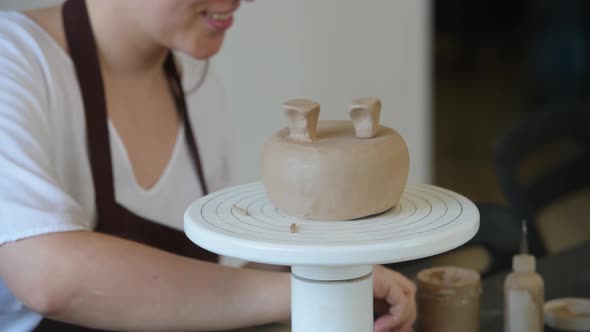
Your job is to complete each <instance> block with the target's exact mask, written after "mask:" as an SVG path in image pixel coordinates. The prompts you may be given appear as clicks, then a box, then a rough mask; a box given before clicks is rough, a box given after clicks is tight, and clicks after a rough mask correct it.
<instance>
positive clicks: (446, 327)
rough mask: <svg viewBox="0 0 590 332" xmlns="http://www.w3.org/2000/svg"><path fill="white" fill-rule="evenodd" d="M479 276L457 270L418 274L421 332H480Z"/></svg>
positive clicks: (449, 268)
mask: <svg viewBox="0 0 590 332" xmlns="http://www.w3.org/2000/svg"><path fill="white" fill-rule="evenodd" d="M480 297H481V280H480V276H479V273H478V272H476V271H474V270H470V269H464V268H458V267H435V268H430V269H426V270H422V271H420V272H419V273H418V294H417V302H418V324H417V326H418V331H419V332H459V331H466V332H478V331H479V306H480V304H479V303H480Z"/></svg>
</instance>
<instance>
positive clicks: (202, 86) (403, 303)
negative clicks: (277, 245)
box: [0, 0, 416, 332]
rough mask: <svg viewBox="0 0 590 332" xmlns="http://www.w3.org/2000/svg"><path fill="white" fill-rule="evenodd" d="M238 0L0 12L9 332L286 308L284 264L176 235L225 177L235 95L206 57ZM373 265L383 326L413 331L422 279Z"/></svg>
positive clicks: (4, 289)
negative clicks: (226, 255) (218, 260)
mask: <svg viewBox="0 0 590 332" xmlns="http://www.w3.org/2000/svg"><path fill="white" fill-rule="evenodd" d="M239 5H240V3H239V0H125V1H119V0H87V1H84V0H69V1H67V2H66V3H65V4H64V5H63V6H59V7H53V8H47V9H42V10H36V11H30V12H27V13H14V12H12V13H0V142H1V144H0V329H1V330H2V331H11V332H12V331H15V332H19V331H31V330H37V331H48V330H61V331H76V330H81V331H82V330H87V328H94V329H104V330H153V331H176V330H193V331H197V330H224V329H232V328H237V327H243V326H252V325H256V324H263V323H268V322H273V321H280V320H286V319H288V318H289V311H290V310H289V309H290V308H289V305H290V296H289V290H290V287H289V275H288V274H286V273H279V272H268V271H258V270H252V269H234V268H229V267H224V266H221V265H217V264H215V263H214V261H215V255H213V254H211V253H208V252H205V251H204V250H201V249H199V248H197V247H196V246H195V245H193V244H192V243H190V242H189V241H188V240H187V239H186V237H185V236H184V235H183V234H182V232H181V231H179V230H181V229H182V213H183V212H184V210H185V209H186V207H187V206H188V205H189V204H190V203H191V202H192V201H194V200H195V199H197V198H198V197H200V196H202V195H204V194H206V193H207V192H208V191H210V190H211V191H213V190H216V189H220V188H222V187H224V186H225V185H226V184H227V170H228V166H227V162H226V155H227V152H226V151H227V150H226V136H227V135H226V133H224V132H223V131H222V130H221V128H224V127H225V126H224V121H225V116H226V114H225V113H223V112H224V110H223V109H224V105H223V103H224V100H223V94H222V92H221V87H220V85H219V84H218V83H217V82H216V81H215V79H214V78H212V77H211V76H209V75H207V70H206V61H204V60H206V59H207V58H209V57H211V56H212V55H214V54H215V53H217V52H218V50H219V48H220V47H221V44H222V41H223V38H224V32H225V31H226V30H227V29H228V28H229V27H230V26H231V24H232V19H233V13H234V12H235V11H236V10H237V9H238V7H239ZM171 50H172V51H174V53H172V52H171ZM187 106H190V107H187ZM189 108H190V109H189ZM374 273H375V274H374V280H375V282H374V290H375V291H374V293H375V296H376V297H377V298H381V299H384V300H386V301H387V303H389V306H390V310H389V312H388V313H386V314H385V315H384V316H383V317H380V318H379V319H378V321H377V322H376V324H375V329H376V330H378V331H390V330H395V331H410V330H411V326H412V324H413V322H414V319H415V316H416V311H415V302H414V286H413V285H412V283H411V282H409V281H408V280H407V279H406V278H404V277H403V276H401V275H400V274H398V273H396V272H393V271H389V270H386V269H384V268H382V267H376V268H375V272H374ZM43 317H46V318H43ZM74 326H83V327H85V328H82V327H74Z"/></svg>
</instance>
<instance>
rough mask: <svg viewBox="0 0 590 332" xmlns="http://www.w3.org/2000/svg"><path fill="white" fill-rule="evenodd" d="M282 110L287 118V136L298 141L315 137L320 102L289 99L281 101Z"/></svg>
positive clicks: (305, 140) (307, 140) (306, 140)
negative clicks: (288, 131)
mask: <svg viewBox="0 0 590 332" xmlns="http://www.w3.org/2000/svg"><path fill="white" fill-rule="evenodd" d="M283 111H284V112H285V115H286V116H287V119H288V120H289V129H291V133H290V134H289V138H290V139H292V140H295V141H300V142H312V141H314V140H315V139H316V129H317V126H318V117H319V116H320V104H318V103H316V102H315V101H313V100H309V99H291V100H289V101H286V102H285V103H283Z"/></svg>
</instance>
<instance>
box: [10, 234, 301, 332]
mask: <svg viewBox="0 0 590 332" xmlns="http://www.w3.org/2000/svg"><path fill="white" fill-rule="evenodd" d="M0 278H2V280H4V281H5V283H6V284H7V285H8V287H9V288H10V289H11V290H12V291H13V292H14V294H15V295H16V296H17V297H18V298H19V299H20V300H21V301H22V302H23V303H24V304H25V305H27V306H28V307H29V308H31V309H33V310H35V311H38V312H40V313H41V314H43V315H45V316H48V317H51V318H54V319H58V320H62V321H66V322H70V323H74V324H82V325H85V326H89V327H94V328H103V329H116V330H153V331H156V330H157V331H162V330H166V331H174V330H193V331H194V330H220V329H230V328H235V327H241V326H248V325H255V324H262V323H268V322H271V321H279V320H285V319H288V317H289V311H290V310H289V308H290V297H289V296H290V295H289V294H290V286H289V276H288V274H285V273H273V272H263V271H256V270H248V269H232V268H228V267H223V266H219V265H215V264H211V263H206V262H200V261H196V260H193V259H189V258H184V257H180V256H176V255H173V254H169V253H167V252H164V251H160V250H157V249H153V248H150V247H147V246H144V245H141V244H138V243H135V242H131V241H127V240H123V239H119V238H116V237H112V236H107V235H103V234H99V233H95V232H85V231H78V232H62V233H52V234H46V235H42V236H38V237H32V238H27V239H24V240H21V241H17V242H12V243H7V244H4V245H3V246H1V247H0Z"/></svg>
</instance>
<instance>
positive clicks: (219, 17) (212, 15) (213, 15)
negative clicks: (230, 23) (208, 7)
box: [205, 10, 234, 21]
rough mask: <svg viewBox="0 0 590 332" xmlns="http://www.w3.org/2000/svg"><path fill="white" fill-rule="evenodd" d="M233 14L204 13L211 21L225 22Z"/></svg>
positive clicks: (231, 12)
mask: <svg viewBox="0 0 590 332" xmlns="http://www.w3.org/2000/svg"><path fill="white" fill-rule="evenodd" d="M233 14H234V12H233V10H232V11H229V12H225V13H210V12H205V15H206V16H207V17H209V18H211V19H213V20H216V21H225V20H228V19H230V18H231V17H232V16H233Z"/></svg>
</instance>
